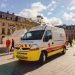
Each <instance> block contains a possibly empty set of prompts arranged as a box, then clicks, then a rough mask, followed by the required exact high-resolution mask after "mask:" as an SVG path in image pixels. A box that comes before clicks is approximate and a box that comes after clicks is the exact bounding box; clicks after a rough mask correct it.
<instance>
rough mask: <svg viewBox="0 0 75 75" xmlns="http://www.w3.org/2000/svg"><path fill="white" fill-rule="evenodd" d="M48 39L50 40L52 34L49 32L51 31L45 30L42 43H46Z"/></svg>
mask: <svg viewBox="0 0 75 75" xmlns="http://www.w3.org/2000/svg"><path fill="white" fill-rule="evenodd" d="M50 39H52V32H51V30H47V31H46V32H45V35H44V38H43V41H44V42H48V41H49V40H50Z"/></svg>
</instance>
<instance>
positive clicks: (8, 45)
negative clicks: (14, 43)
mask: <svg viewBox="0 0 75 75" xmlns="http://www.w3.org/2000/svg"><path fill="white" fill-rule="evenodd" d="M10 43H11V42H10V40H9V38H7V40H6V48H7V50H8V53H10Z"/></svg>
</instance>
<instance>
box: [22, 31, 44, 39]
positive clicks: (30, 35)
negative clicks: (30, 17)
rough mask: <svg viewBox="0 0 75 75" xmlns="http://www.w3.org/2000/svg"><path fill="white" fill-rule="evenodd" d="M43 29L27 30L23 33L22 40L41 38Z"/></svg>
mask: <svg viewBox="0 0 75 75" xmlns="http://www.w3.org/2000/svg"><path fill="white" fill-rule="evenodd" d="M44 31H45V30H36V31H29V32H27V33H25V35H24V36H23V38H22V40H41V39H42V36H43V34H44Z"/></svg>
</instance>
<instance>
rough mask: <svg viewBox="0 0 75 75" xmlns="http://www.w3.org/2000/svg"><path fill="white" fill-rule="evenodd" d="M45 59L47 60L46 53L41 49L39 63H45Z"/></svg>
mask: <svg viewBox="0 0 75 75" xmlns="http://www.w3.org/2000/svg"><path fill="white" fill-rule="evenodd" d="M46 60H47V53H46V52H44V51H43V52H42V53H41V56H40V60H39V62H40V64H45V63H46Z"/></svg>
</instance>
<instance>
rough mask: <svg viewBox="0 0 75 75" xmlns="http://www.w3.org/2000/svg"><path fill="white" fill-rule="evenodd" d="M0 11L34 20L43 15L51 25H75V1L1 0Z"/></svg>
mask: <svg viewBox="0 0 75 75" xmlns="http://www.w3.org/2000/svg"><path fill="white" fill-rule="evenodd" d="M0 11H4V12H6V11H9V12H11V13H13V12H14V13H15V14H16V15H19V16H23V17H27V18H32V19H35V18H36V16H37V15H41V16H43V17H44V21H46V22H49V23H51V24H75V0H0Z"/></svg>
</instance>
